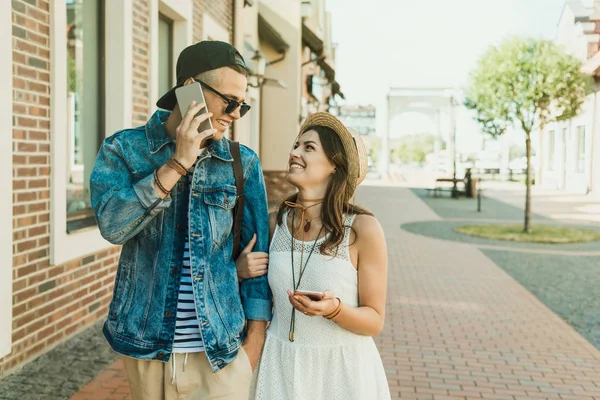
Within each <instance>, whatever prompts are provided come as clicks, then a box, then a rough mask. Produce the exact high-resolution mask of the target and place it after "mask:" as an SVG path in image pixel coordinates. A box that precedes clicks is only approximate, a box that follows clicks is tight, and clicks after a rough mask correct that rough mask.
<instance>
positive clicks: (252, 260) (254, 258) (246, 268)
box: [235, 233, 269, 280]
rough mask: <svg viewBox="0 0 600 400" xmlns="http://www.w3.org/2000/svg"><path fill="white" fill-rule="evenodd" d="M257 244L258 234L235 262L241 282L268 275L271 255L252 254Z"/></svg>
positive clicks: (258, 252) (257, 252)
mask: <svg viewBox="0 0 600 400" xmlns="http://www.w3.org/2000/svg"><path fill="white" fill-rule="evenodd" d="M255 244H256V233H255V234H254V236H252V239H251V240H250V242H248V245H247V246H246V247H244V250H242V252H241V253H240V256H239V257H238V259H237V260H236V261H235V266H236V268H237V274H238V277H239V278H240V280H243V279H251V278H256V277H257V276H263V275H265V274H266V273H267V267H268V266H269V255H268V254H267V253H263V252H260V251H256V252H252V249H253V248H254V245H255Z"/></svg>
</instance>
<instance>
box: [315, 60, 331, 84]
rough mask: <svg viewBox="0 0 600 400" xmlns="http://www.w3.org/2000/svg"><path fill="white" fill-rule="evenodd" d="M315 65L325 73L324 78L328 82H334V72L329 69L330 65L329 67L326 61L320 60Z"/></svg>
mask: <svg viewBox="0 0 600 400" xmlns="http://www.w3.org/2000/svg"><path fill="white" fill-rule="evenodd" d="M317 64H319V67H321V69H322V70H323V71H325V77H326V78H327V80H328V81H329V82H332V81H335V70H334V69H333V68H332V67H331V65H329V63H328V62H327V61H325V60H324V59H321V60H319V61H317Z"/></svg>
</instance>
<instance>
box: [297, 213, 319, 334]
mask: <svg viewBox="0 0 600 400" xmlns="http://www.w3.org/2000/svg"><path fill="white" fill-rule="evenodd" d="M295 219H296V210H294V214H293V215H292V250H291V255H292V282H293V286H294V291H296V290H298V288H299V287H300V282H302V276H303V275H304V271H306V267H307V266H308V262H309V261H310V257H311V256H312V255H313V253H314V251H315V248H316V247H317V241H318V240H319V236H321V233H322V232H323V225H321V229H319V233H317V236H316V237H315V240H314V242H313V245H312V249H311V250H310V253H309V254H308V257H307V258H306V263H304V266H303V265H302V263H303V259H304V234H305V233H306V232H307V230H306V228H305V229H304V232H303V233H302V248H301V251H300V272H299V274H298V283H296V269H295V266H294V249H295V248H296V237H295V236H294V234H293V232H294V222H295ZM295 328H296V309H295V308H293V307H292V318H291V319H290V334H289V340H290V342H293V341H294V330H295Z"/></svg>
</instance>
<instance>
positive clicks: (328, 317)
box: [323, 297, 342, 319]
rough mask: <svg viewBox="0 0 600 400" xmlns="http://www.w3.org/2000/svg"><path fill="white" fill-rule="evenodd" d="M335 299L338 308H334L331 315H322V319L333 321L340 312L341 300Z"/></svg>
mask: <svg viewBox="0 0 600 400" xmlns="http://www.w3.org/2000/svg"><path fill="white" fill-rule="evenodd" d="M336 299H338V301H339V304H338V306H337V307H336V309H335V310H333V312H332V313H331V314H327V315H323V317H324V318H326V319H333V318H335V317H337V315H338V314H339V313H340V312H341V311H342V299H340V298H339V297H336Z"/></svg>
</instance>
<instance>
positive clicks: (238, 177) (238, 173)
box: [230, 141, 246, 260]
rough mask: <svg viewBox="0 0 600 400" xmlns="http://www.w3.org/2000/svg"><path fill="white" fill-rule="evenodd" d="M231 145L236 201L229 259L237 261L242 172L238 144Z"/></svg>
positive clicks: (242, 212)
mask: <svg viewBox="0 0 600 400" xmlns="http://www.w3.org/2000/svg"><path fill="white" fill-rule="evenodd" d="M230 143H231V153H232V156H233V176H234V177H235V189H236V191H237V201H236V202H235V207H234V208H233V249H232V252H231V258H232V259H233V260H237V258H238V256H239V255H240V251H241V250H240V239H241V234H242V221H243V220H244V202H245V199H246V197H245V196H244V170H243V168H242V156H241V154H240V143H239V142H233V141H232V142H230Z"/></svg>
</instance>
